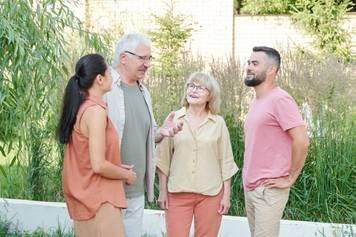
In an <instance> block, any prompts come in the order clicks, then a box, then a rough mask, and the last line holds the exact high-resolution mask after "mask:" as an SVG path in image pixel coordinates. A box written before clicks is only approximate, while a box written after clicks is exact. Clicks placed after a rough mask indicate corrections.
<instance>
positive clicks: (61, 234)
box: [0, 217, 74, 237]
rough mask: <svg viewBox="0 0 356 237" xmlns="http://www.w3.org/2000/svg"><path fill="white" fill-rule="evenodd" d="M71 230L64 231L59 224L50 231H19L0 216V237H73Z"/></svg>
mask: <svg viewBox="0 0 356 237" xmlns="http://www.w3.org/2000/svg"><path fill="white" fill-rule="evenodd" d="M73 236H74V235H73V233H71V231H65V230H63V229H62V228H61V227H60V226H59V227H58V228H57V229H56V230H55V231H52V232H50V233H47V232H45V231H44V230H42V229H37V230H35V231H33V232H24V231H20V230H19V229H18V227H17V226H15V225H14V224H13V223H11V222H10V221H9V220H6V219H4V218H2V217H0V237H73Z"/></svg>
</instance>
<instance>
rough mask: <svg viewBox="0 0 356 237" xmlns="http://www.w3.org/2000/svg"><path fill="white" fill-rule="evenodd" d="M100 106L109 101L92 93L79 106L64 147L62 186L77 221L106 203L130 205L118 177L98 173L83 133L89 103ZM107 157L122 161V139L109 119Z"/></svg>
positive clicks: (91, 214) (71, 213)
mask: <svg viewBox="0 0 356 237" xmlns="http://www.w3.org/2000/svg"><path fill="white" fill-rule="evenodd" d="M95 105H99V106H101V107H103V108H104V109H106V103H105V102H104V101H103V100H101V99H100V98H98V97H95V96H93V95H90V96H89V97H88V99H87V100H86V101H85V102H84V103H83V104H82V105H81V106H80V108H79V111H78V113H77V119H76V123H75V125H74V129H73V132H72V135H71V140H70V142H69V143H68V144H66V147H65V153H64V164H63V172H62V186H63V193H64V198H65V200H66V203H67V207H68V212H69V215H70V217H71V218H72V219H74V220H88V219H90V218H92V217H94V216H95V214H96V211H97V210H98V208H99V207H100V206H101V204H103V203H105V202H109V203H111V204H112V205H114V206H116V207H119V208H125V207H126V206H127V204H126V199H125V193H124V186H123V185H124V183H123V181H122V180H118V179H107V178H105V177H103V176H101V175H99V174H95V173H94V171H93V169H92V167H91V164H90V159H89V140H88V137H86V136H85V135H84V134H82V133H81V132H80V126H79V123H80V120H81V118H82V115H83V113H84V112H85V110H86V109H87V108H88V107H90V106H95ZM105 159H106V160H107V161H109V162H111V163H113V164H115V165H120V164H121V159H120V151H119V139H118V135H117V133H116V131H115V128H114V126H113V124H112V122H111V121H110V119H109V118H108V120H107V127H106V150H105Z"/></svg>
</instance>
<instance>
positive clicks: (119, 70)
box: [116, 67, 137, 86]
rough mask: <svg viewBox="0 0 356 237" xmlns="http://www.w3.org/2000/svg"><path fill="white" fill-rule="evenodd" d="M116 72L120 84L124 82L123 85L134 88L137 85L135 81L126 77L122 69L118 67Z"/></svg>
mask: <svg viewBox="0 0 356 237" xmlns="http://www.w3.org/2000/svg"><path fill="white" fill-rule="evenodd" d="M116 70H117V72H118V73H119V75H120V80H121V81H122V82H124V83H125V84H127V85H129V86H134V85H136V84H137V80H135V79H131V78H130V77H129V76H128V75H127V73H126V71H125V70H124V69H122V68H120V67H118V68H117V69H116Z"/></svg>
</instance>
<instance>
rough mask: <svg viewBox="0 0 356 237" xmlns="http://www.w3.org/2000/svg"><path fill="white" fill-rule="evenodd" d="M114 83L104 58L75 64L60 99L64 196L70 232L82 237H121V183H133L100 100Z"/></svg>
mask: <svg viewBox="0 0 356 237" xmlns="http://www.w3.org/2000/svg"><path fill="white" fill-rule="evenodd" d="M111 85H112V79H111V74H110V70H109V68H108V66H107V64H106V62H105V59H104V58H103V57H102V56H101V55H99V54H88V55H86V56H83V57H82V58H80V59H79V61H78V62H77V64H76V67H75V74H74V75H73V76H72V77H71V78H70V80H69V82H68V84H67V87H66V89H65V94H64V98H63V108H62V114H61V118H60V121H59V124H58V130H57V136H58V140H59V141H60V142H61V143H63V144H65V154H64V164H63V174H62V183H63V193H64V198H65V200H66V203H67V207H68V212H69V215H70V217H71V218H72V219H73V220H74V232H75V235H76V236H77V237H81V236H85V237H88V236H124V230H123V223H122V216H121V208H125V207H126V200H125V193H124V188H123V183H124V182H126V183H127V184H133V183H134V182H135V181H136V173H135V172H134V171H133V167H132V166H129V165H123V164H121V159H120V151H119V139H118V136H117V134H116V131H115V128H114V126H113V124H112V122H111V121H110V119H109V118H108V117H107V113H106V103H105V102H104V101H103V100H102V99H101V98H102V96H103V95H104V94H105V93H106V92H108V91H109V90H111Z"/></svg>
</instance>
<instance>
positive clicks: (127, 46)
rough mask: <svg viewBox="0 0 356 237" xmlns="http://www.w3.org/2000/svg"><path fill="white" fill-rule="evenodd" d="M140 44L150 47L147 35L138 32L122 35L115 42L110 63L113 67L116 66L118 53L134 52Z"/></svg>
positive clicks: (118, 61) (118, 60)
mask: <svg viewBox="0 0 356 237" xmlns="http://www.w3.org/2000/svg"><path fill="white" fill-rule="evenodd" d="M140 44H143V45H145V46H147V47H151V40H150V39H149V38H148V37H147V36H145V35H142V34H138V33H130V34H125V35H124V36H122V37H121V39H120V40H119V41H118V42H117V44H116V48H115V54H114V58H113V63H112V66H113V68H116V67H117V66H118V65H119V63H120V55H121V54H122V53H124V52H125V51H129V52H132V53H136V52H135V51H136V49H137V47H138V46H139V45H140Z"/></svg>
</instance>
